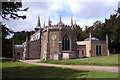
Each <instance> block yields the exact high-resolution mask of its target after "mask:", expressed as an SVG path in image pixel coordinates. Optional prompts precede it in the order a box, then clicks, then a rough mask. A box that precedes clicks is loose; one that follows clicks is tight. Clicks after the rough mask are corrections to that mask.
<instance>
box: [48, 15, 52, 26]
mask: <svg viewBox="0 0 120 80" xmlns="http://www.w3.org/2000/svg"><path fill="white" fill-rule="evenodd" d="M51 23H52V21H51V20H50V17H49V20H48V26H49V27H51Z"/></svg>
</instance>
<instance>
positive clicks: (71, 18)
mask: <svg viewBox="0 0 120 80" xmlns="http://www.w3.org/2000/svg"><path fill="white" fill-rule="evenodd" d="M71 26H73V19H72V17H71Z"/></svg>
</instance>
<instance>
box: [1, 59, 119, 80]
mask: <svg viewBox="0 0 120 80" xmlns="http://www.w3.org/2000/svg"><path fill="white" fill-rule="evenodd" d="M0 64H1V63H0ZM2 77H3V78H70V79H71V78H118V73H114V72H102V71H89V70H77V69H69V68H58V67H46V66H38V65H32V64H27V63H23V62H12V61H7V62H3V63H2ZM112 80H113V79H112ZM114 80H116V79H114Z"/></svg>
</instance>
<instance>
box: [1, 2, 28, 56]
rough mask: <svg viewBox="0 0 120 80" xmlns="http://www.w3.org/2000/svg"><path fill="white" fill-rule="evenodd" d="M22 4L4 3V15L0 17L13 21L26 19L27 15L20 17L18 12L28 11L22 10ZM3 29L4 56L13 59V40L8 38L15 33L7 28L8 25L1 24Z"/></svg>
mask: <svg viewBox="0 0 120 80" xmlns="http://www.w3.org/2000/svg"><path fill="white" fill-rule="evenodd" d="M21 7H22V3H21V2H2V13H0V16H1V17H2V19H3V20H9V19H10V18H11V19H19V18H22V19H25V18H26V15H22V16H20V15H18V13H17V12H18V11H27V10H28V8H26V9H21ZM0 26H1V27H2V56H5V57H12V39H7V38H6V37H7V36H8V35H9V34H10V33H13V31H12V30H10V29H9V28H7V27H6V25H3V24H2V23H1V24H0Z"/></svg>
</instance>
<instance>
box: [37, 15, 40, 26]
mask: <svg viewBox="0 0 120 80" xmlns="http://www.w3.org/2000/svg"><path fill="white" fill-rule="evenodd" d="M37 26H39V27H41V24H40V17H39V16H38V22H37Z"/></svg>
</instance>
